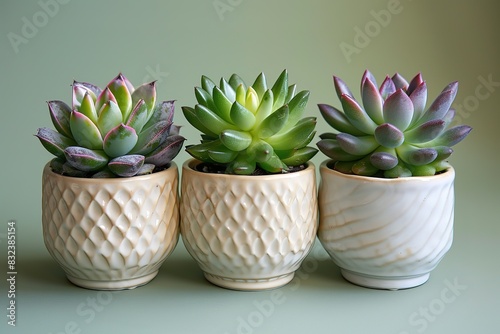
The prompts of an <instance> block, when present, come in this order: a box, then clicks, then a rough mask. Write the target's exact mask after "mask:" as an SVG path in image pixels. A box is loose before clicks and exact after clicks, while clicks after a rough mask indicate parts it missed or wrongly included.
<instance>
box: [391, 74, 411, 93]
mask: <svg viewBox="0 0 500 334" xmlns="http://www.w3.org/2000/svg"><path fill="white" fill-rule="evenodd" d="M391 80H392V82H393V83H394V86H395V87H396V89H402V90H403V91H405V92H406V90H407V89H408V85H409V84H408V81H406V79H405V78H403V76H402V75H401V74H399V73H395V74H394V75H393V76H392V78H391Z"/></svg>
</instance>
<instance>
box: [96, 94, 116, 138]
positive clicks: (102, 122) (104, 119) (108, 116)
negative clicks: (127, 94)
mask: <svg viewBox="0 0 500 334" xmlns="http://www.w3.org/2000/svg"><path fill="white" fill-rule="evenodd" d="M121 123H122V113H121V111H120V108H119V107H118V105H117V104H116V103H115V102H113V101H108V102H106V104H105V105H103V107H102V109H101V113H100V114H99V118H98V119H97V127H98V128H99V131H100V132H101V135H102V136H106V134H107V133H108V132H109V131H110V130H111V129H113V128H114V127H116V126H118V125H119V124H121Z"/></svg>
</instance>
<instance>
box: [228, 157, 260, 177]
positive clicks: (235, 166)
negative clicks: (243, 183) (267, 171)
mask: <svg viewBox="0 0 500 334" xmlns="http://www.w3.org/2000/svg"><path fill="white" fill-rule="evenodd" d="M256 167H257V166H256V163H255V161H253V160H249V159H248V158H247V157H246V156H245V155H244V154H243V153H240V155H239V156H237V157H236V158H235V159H234V160H233V161H231V163H229V165H228V166H227V168H226V173H228V174H237V175H250V174H252V173H253V172H254V171H255V168H256Z"/></svg>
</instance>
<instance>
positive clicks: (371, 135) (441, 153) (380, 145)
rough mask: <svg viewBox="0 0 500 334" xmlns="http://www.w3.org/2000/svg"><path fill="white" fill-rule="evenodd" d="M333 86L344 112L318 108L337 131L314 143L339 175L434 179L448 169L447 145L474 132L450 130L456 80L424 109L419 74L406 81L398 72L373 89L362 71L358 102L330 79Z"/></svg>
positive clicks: (459, 128) (463, 128)
mask: <svg viewBox="0 0 500 334" xmlns="http://www.w3.org/2000/svg"><path fill="white" fill-rule="evenodd" d="M334 84H335V90H336V92H337V95H338V97H339V99H340V102H341V104H342V109H343V110H339V109H337V108H335V107H333V106H330V105H327V104H319V105H318V107H319V110H320V112H321V114H322V115H323V118H324V119H325V120H326V122H327V123H328V124H329V125H330V126H332V127H333V128H334V129H335V130H336V133H324V134H322V135H320V138H321V140H320V141H319V142H318V143H317V145H318V148H319V149H320V150H321V151H322V152H323V153H324V154H325V155H327V156H328V157H329V158H331V159H332V160H333V163H334V165H333V166H334V169H336V170H338V171H340V172H343V173H348V174H357V175H364V176H379V177H386V178H394V177H407V176H424V175H434V174H436V173H439V172H442V171H444V170H446V169H447V168H448V167H449V164H448V162H447V161H446V159H447V158H448V157H449V156H450V155H451V154H452V152H453V150H452V148H451V146H453V145H455V144H457V143H459V142H460V141H462V140H463V139H464V138H465V137H466V136H467V135H468V134H469V132H470V131H471V130H472V128H471V127H470V126H467V125H458V126H450V125H451V123H452V121H453V118H454V117H455V110H454V109H452V108H451V104H452V102H453V100H454V99H455V96H456V94H457V90H458V82H452V83H450V84H449V85H447V86H446V87H445V88H444V89H443V91H442V92H441V93H440V94H439V96H438V97H437V98H436V99H435V100H434V102H432V103H431V104H430V106H429V107H428V108H427V109H426V102H427V86H426V83H425V81H424V80H423V79H422V75H421V74H420V73H419V74H417V75H416V76H415V77H414V78H413V79H412V80H411V81H410V82H409V83H408V81H406V80H405V79H404V78H403V77H402V76H401V75H399V74H398V73H396V74H395V75H394V76H393V77H392V78H390V77H386V78H385V80H384V82H382V84H381V85H380V87H377V83H376V81H375V78H374V77H373V75H372V74H371V73H370V72H369V71H368V70H367V71H365V73H364V74H363V78H362V80H361V99H362V103H360V102H358V101H356V99H355V98H354V96H353V94H352V93H351V91H350V89H349V88H348V87H347V85H346V84H345V83H344V82H343V81H342V80H341V79H340V78H338V77H334Z"/></svg>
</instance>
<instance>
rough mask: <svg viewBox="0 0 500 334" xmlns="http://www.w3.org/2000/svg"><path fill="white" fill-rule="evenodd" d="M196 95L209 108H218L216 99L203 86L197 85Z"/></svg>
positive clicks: (199, 101) (197, 99)
mask: <svg viewBox="0 0 500 334" xmlns="http://www.w3.org/2000/svg"><path fill="white" fill-rule="evenodd" d="M194 95H195V97H196V101H198V103H199V104H201V105H204V106H205V107H207V108H208V109H212V110H213V109H215V108H217V107H216V106H215V103H214V100H213V99H212V95H210V94H209V93H207V92H206V91H205V90H204V89H203V88H201V87H195V88H194Z"/></svg>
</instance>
